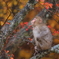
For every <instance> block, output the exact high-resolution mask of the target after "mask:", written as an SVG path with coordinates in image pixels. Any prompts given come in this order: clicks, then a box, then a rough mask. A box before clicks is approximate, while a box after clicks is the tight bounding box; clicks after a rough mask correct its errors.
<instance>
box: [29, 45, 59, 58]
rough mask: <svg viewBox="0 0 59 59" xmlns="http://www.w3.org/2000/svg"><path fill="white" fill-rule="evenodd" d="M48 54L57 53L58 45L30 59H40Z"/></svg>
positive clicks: (58, 51)
mask: <svg viewBox="0 0 59 59" xmlns="http://www.w3.org/2000/svg"><path fill="white" fill-rule="evenodd" d="M50 52H55V53H59V44H58V45H55V46H53V47H52V48H51V49H49V50H48V51H44V52H41V53H38V54H37V55H35V56H33V57H31V58H30V59H40V58H42V57H44V56H46V55H47V54H49V53H50Z"/></svg>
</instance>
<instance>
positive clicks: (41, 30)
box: [31, 16, 53, 51]
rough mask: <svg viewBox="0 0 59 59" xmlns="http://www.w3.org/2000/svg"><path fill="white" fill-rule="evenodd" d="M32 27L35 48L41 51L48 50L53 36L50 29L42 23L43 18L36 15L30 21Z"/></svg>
mask: <svg viewBox="0 0 59 59" xmlns="http://www.w3.org/2000/svg"><path fill="white" fill-rule="evenodd" d="M31 24H32V27H33V30H32V32H33V36H34V42H35V45H36V46H35V50H37V51H42V50H48V49H50V48H51V46H52V42H53V36H52V33H51V31H50V29H49V28H48V27H47V25H46V24H44V23H43V19H42V18H41V17H39V16H36V17H35V18H34V19H33V20H32V21H31Z"/></svg>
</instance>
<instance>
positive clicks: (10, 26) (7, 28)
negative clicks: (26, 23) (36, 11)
mask: <svg viewBox="0 0 59 59" xmlns="http://www.w3.org/2000/svg"><path fill="white" fill-rule="evenodd" d="M36 3H37V2H36V0H33V1H31V0H29V2H28V3H27V5H26V6H25V7H24V8H23V9H22V10H21V11H20V12H19V13H17V14H16V15H15V17H14V19H13V20H11V21H8V22H6V24H5V25H4V26H3V27H2V29H1V32H0V36H1V37H0V43H1V41H2V43H3V40H6V38H7V36H9V35H10V33H12V31H13V30H14V29H15V27H17V25H18V24H19V23H20V22H21V21H22V20H23V19H24V17H25V16H26V14H27V13H28V12H29V11H30V10H31V9H33V8H34V5H35V4H36ZM1 45H3V44H1ZM0 50H2V46H1V48H0Z"/></svg>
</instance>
